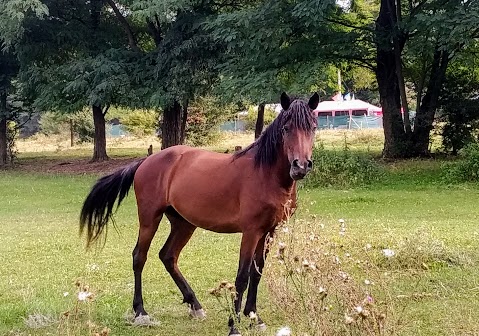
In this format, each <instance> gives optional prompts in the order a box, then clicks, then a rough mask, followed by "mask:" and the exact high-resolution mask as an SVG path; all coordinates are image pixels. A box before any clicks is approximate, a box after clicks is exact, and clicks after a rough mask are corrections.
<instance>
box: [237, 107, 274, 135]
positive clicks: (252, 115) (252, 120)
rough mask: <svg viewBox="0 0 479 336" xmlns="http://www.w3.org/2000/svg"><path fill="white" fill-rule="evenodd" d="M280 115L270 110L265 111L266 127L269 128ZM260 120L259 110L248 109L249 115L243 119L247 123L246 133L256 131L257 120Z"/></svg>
mask: <svg viewBox="0 0 479 336" xmlns="http://www.w3.org/2000/svg"><path fill="white" fill-rule="evenodd" d="M277 115H278V114H277V113H276V112H275V111H274V110H272V109H270V108H266V107H265V109H264V127H267V126H269V125H270V124H271V123H272V122H273V120H274V119H275V118H276V116H277ZM257 118H258V110H257V109H255V108H254V107H253V106H251V107H250V108H249V109H248V114H247V115H245V116H244V117H242V118H241V120H243V121H244V123H245V131H254V130H255V127H256V119H257Z"/></svg>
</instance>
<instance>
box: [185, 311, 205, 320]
mask: <svg viewBox="0 0 479 336" xmlns="http://www.w3.org/2000/svg"><path fill="white" fill-rule="evenodd" d="M189 313H190V316H191V317H192V318H194V319H200V320H204V319H205V318H206V312H205V310H204V309H203V308H201V309H198V310H194V309H191V308H190V309H189Z"/></svg>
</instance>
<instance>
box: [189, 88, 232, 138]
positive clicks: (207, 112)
mask: <svg viewBox="0 0 479 336" xmlns="http://www.w3.org/2000/svg"><path fill="white" fill-rule="evenodd" d="M235 113H236V108H235V106H234V105H233V104H229V105H225V104H222V103H221V102H219V100H218V99H217V98H215V97H211V96H206V97H201V98H198V99H197V100H196V101H195V102H194V103H193V104H192V105H191V106H190V107H189V108H188V119H187V122H186V143H188V144H190V145H193V146H203V145H211V144H213V143H215V142H216V141H217V140H218V139H219V135H220V134H219V125H220V124H221V123H222V122H224V121H226V120H228V119H229V118H231V117H232V116H234V114H235Z"/></svg>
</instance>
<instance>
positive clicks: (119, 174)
mask: <svg viewBox="0 0 479 336" xmlns="http://www.w3.org/2000/svg"><path fill="white" fill-rule="evenodd" d="M144 160H145V159H140V160H138V161H135V162H133V163H131V164H130V165H128V166H126V167H124V168H122V169H120V170H117V171H116V172H114V173H112V174H110V175H106V176H103V177H102V178H100V179H99V180H98V181H97V182H96V183H95V185H94V186H93V187H92V189H91V191H90V193H89V194H88V196H87V198H86V199H85V202H84V203H83V207H82V210H81V213H80V235H81V234H82V233H83V231H84V230H85V228H86V231H87V246H89V245H90V244H91V243H92V242H94V241H96V240H97V239H98V238H99V237H100V235H101V234H102V232H103V230H104V229H105V228H106V225H107V224H108V221H109V220H112V221H113V206H114V205H115V201H116V200H117V199H118V203H117V205H116V209H118V207H119V206H120V204H121V202H122V201H123V199H124V198H125V197H126V195H128V191H129V190H130V188H131V185H132V184H133V179H134V177H135V173H136V170H137V169H138V167H139V166H140V165H141V164H142V163H143V161H144Z"/></svg>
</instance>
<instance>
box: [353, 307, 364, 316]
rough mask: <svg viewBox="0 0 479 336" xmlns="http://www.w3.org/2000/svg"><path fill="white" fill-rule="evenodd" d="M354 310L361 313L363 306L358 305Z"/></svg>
mask: <svg viewBox="0 0 479 336" xmlns="http://www.w3.org/2000/svg"><path fill="white" fill-rule="evenodd" d="M354 310H355V311H356V313H358V314H361V312H362V311H363V307H361V306H357V307H355V308H354Z"/></svg>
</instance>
